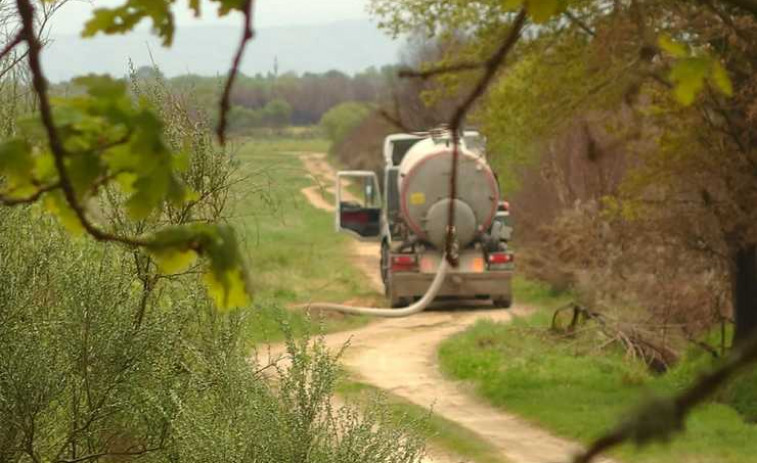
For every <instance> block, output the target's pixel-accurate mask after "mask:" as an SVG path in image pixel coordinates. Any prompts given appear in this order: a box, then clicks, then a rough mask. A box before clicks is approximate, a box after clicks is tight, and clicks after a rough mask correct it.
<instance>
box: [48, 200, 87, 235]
mask: <svg viewBox="0 0 757 463" xmlns="http://www.w3.org/2000/svg"><path fill="white" fill-rule="evenodd" d="M43 202H44V205H45V208H46V209H47V210H48V212H50V213H51V214H53V215H55V216H56V217H57V218H58V220H60V222H61V223H62V224H63V227H64V228H65V229H66V230H68V232H69V233H71V234H72V235H77V236H79V235H81V234H83V233H84V227H83V226H82V224H81V222H80V221H79V218H78V217H77V215H76V212H74V210H73V209H71V207H70V206H69V205H68V202H67V201H66V198H65V197H64V196H63V193H61V192H60V191H55V192H52V193H48V194H46V195H45V197H44V201H43Z"/></svg>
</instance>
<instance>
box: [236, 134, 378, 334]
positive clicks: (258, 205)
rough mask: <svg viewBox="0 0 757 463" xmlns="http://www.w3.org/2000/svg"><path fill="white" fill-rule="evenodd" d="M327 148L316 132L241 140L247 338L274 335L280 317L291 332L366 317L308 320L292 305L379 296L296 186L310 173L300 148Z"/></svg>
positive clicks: (239, 217)
mask: <svg viewBox="0 0 757 463" xmlns="http://www.w3.org/2000/svg"><path fill="white" fill-rule="evenodd" d="M327 150H328V142H326V141H324V140H318V139H315V140H263V141H255V142H240V145H239V150H238V152H237V154H236V156H237V158H238V160H239V164H240V175H242V176H243V177H245V178H247V180H245V181H244V182H242V183H240V184H238V185H237V187H236V188H235V205H234V207H233V219H232V221H233V223H234V225H235V226H236V227H237V230H238V232H239V233H240V235H241V237H242V241H243V246H244V249H245V251H246V253H247V255H248V258H249V261H250V268H251V272H252V281H253V285H254V291H255V304H254V305H255V310H254V311H253V315H252V320H251V323H250V325H251V331H250V337H251V339H252V340H253V341H258V342H260V341H277V340H280V339H281V338H282V333H281V330H280V323H281V322H282V321H283V322H285V323H287V324H288V325H289V326H290V327H291V328H292V329H293V330H294V331H295V332H302V331H305V330H309V331H311V332H317V331H319V330H320V329H323V330H325V331H326V332H328V331H334V330H340V329H346V328H349V327H355V326H358V325H360V324H363V323H365V322H366V321H367V320H366V319H365V318H363V317H353V316H342V315H339V314H332V315H329V316H328V317H326V318H324V319H323V320H319V319H317V318H316V317H313V319H310V318H309V317H308V316H307V314H306V313H305V311H304V310H302V309H299V308H292V306H294V305H297V304H302V303H307V302H309V301H361V302H368V303H373V302H378V301H379V300H380V295H377V294H376V292H375V290H373V289H371V287H370V285H368V284H366V281H365V278H364V276H363V274H362V273H361V272H360V271H359V270H357V269H355V268H354V267H353V266H351V265H350V254H349V250H350V246H349V241H350V240H351V238H349V237H346V236H343V235H339V234H337V233H335V232H334V228H333V217H332V216H331V214H328V213H326V212H323V211H320V210H317V209H315V208H313V207H312V206H310V205H309V204H308V203H307V201H306V200H305V198H304V196H303V195H302V194H301V193H300V190H301V189H302V188H305V187H307V186H311V185H313V180H312V178H310V177H309V175H308V174H307V172H306V171H305V170H304V169H303V166H302V163H301V162H300V159H299V156H298V153H301V152H325V151H327ZM321 322H323V326H320V325H321Z"/></svg>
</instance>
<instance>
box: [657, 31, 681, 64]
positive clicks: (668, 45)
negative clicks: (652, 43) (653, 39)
mask: <svg viewBox="0 0 757 463" xmlns="http://www.w3.org/2000/svg"><path fill="white" fill-rule="evenodd" d="M657 45H658V46H659V47H660V48H661V49H662V50H664V51H666V52H668V53H669V54H670V55H672V56H674V57H676V58H685V57H686V56H688V54H689V52H688V50H687V49H686V47H685V46H684V45H683V44H681V43H679V42H676V41H675V40H673V38H672V37H670V36H669V35H667V34H663V35H661V36H660V37H659V38H658V39H657Z"/></svg>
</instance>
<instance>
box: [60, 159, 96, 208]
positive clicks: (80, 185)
mask: <svg viewBox="0 0 757 463" xmlns="http://www.w3.org/2000/svg"><path fill="white" fill-rule="evenodd" d="M66 161H67V162H66V168H67V172H68V176H69V178H70V179H71V185H72V186H73V187H74V191H75V192H76V197H77V198H78V199H79V201H82V200H84V199H86V198H87V197H89V196H91V195H92V194H93V193H94V192H95V191H96V188H95V185H94V183H95V180H97V179H98V178H99V177H100V176H102V175H103V174H104V166H103V165H102V163H101V162H100V157H99V156H97V155H96V154H94V153H92V152H85V153H76V154H73V155H71V156H70V157H69V159H67V160H66Z"/></svg>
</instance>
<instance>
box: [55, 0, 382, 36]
mask: <svg viewBox="0 0 757 463" xmlns="http://www.w3.org/2000/svg"><path fill="white" fill-rule="evenodd" d="M368 1H369V0H257V1H256V8H255V24H256V25H257V27H271V26H288V25H299V24H322V23H327V22H333V21H340V20H344V19H358V18H367V17H368V14H367V12H366V6H367V4H368ZM122 3H124V0H92V1H88V0H72V1H71V2H70V3H69V4H67V5H65V6H64V7H63V8H62V9H61V10H60V11H59V12H58V14H57V16H56V17H55V19H54V22H53V30H52V32H53V34H54V35H56V34H75V33H79V32H80V31H81V28H82V25H83V24H84V23H85V22H86V20H87V19H88V18H89V17H90V16H91V14H92V10H93V9H94V8H97V7H98V6H99V7H112V6H116V5H120V4H122ZM177 3H178V4H180V7H178V8H176V10H175V11H176V21H177V23H178V24H179V25H185V26H186V25H202V24H218V23H231V24H238V23H239V18H238V17H228V18H224V19H219V18H217V17H216V14H215V7H214V6H213V5H212V4H210V2H209V1H207V0H203V7H204V9H203V16H204V17H203V18H201V19H199V20H198V19H196V18H194V17H193V15H192V13H191V12H190V11H189V10H188V9H187V8H186V6H185V5H186V4H187V1H185V0H179V1H178V2H177Z"/></svg>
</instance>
